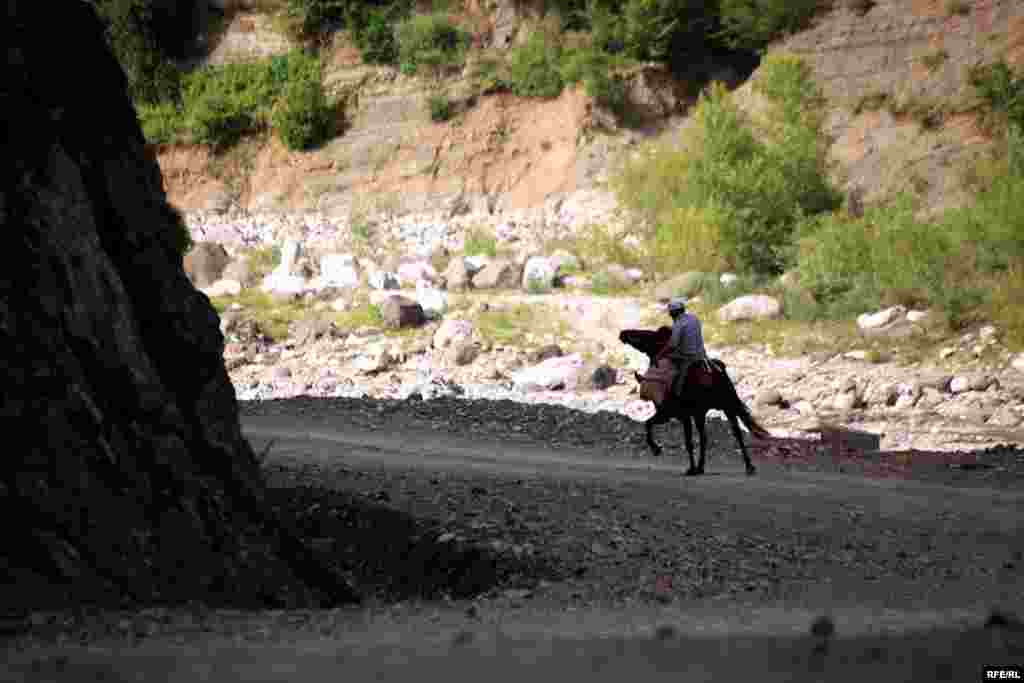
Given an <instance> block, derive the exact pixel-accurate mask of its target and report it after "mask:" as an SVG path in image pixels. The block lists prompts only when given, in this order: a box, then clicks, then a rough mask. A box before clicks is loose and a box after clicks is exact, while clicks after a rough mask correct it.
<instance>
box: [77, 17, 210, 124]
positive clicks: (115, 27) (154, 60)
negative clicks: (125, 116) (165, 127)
mask: <svg viewBox="0 0 1024 683" xmlns="http://www.w3.org/2000/svg"><path fill="white" fill-rule="evenodd" d="M96 7H97V10H98V11H99V14H100V17H101V18H102V19H103V21H104V24H105V26H106V38H107V42H108V43H109V44H110V47H111V49H112V50H113V52H114V54H115V55H116V56H117V60H118V62H120V64H121V67H122V68H123V69H124V72H125V76H126V77H127V78H128V89H129V93H130V94H131V97H132V100H134V101H135V102H136V103H137V104H142V103H144V104H157V103H159V102H168V101H174V100H176V99H177V98H178V96H179V91H180V88H181V75H180V73H179V71H178V69H177V67H176V66H175V65H174V62H173V59H174V58H175V57H181V56H184V55H185V53H186V52H187V46H188V45H189V44H190V42H191V40H190V39H191V38H192V36H195V35H196V34H197V33H198V31H199V30H200V29H201V26H200V23H201V22H200V18H201V16H202V13H201V10H200V6H199V4H198V2H182V3H176V4H174V5H173V8H172V7H170V6H166V3H160V4H158V3H157V2H154V0H98V2H96Z"/></svg>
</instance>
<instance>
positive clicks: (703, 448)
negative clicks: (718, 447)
mask: <svg viewBox="0 0 1024 683" xmlns="http://www.w3.org/2000/svg"><path fill="white" fill-rule="evenodd" d="M693 421H694V422H696V423H697V436H698V437H700V462H699V463H697V471H696V472H695V473H694V474H704V459H705V458H706V457H707V448H708V435H707V413H701V412H698V413H695V414H694V415H693Z"/></svg>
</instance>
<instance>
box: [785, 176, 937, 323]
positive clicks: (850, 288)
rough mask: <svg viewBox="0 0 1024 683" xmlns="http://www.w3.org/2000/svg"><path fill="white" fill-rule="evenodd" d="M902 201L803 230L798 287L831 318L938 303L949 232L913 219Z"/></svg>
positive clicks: (909, 202) (908, 202)
mask: <svg viewBox="0 0 1024 683" xmlns="http://www.w3.org/2000/svg"><path fill="white" fill-rule="evenodd" d="M914 209H915V207H914V205H913V202H912V200H911V199H910V198H909V197H907V196H901V197H900V198H898V199H897V200H896V201H894V202H893V203H891V204H889V205H887V206H882V207H871V208H869V209H867V210H866V211H865V214H864V216H863V217H862V218H859V219H853V220H849V219H847V218H846V217H845V216H844V215H842V214H838V213H836V214H830V215H827V216H825V217H823V218H820V219H817V220H813V221H808V222H807V223H805V224H804V225H803V226H802V232H803V236H802V238H801V240H800V244H799V258H798V269H799V274H800V282H801V283H802V284H803V285H804V286H805V287H806V288H807V289H808V290H809V291H810V292H811V294H812V295H813V296H814V298H815V300H816V301H818V302H819V303H820V304H821V305H823V306H825V307H826V308H827V309H830V310H831V311H832V312H833V313H835V314H837V313H862V312H865V311H868V310H871V309H874V308H877V307H878V306H880V305H883V304H886V303H926V302H927V303H936V304H943V303H944V302H943V293H944V291H945V290H946V288H947V282H946V278H945V275H946V268H947V264H948V263H949V262H950V260H951V257H952V256H953V254H954V250H953V243H952V241H951V240H950V238H949V233H948V232H947V231H945V230H937V229H936V228H935V226H933V225H931V224H929V223H925V222H922V221H919V220H917V219H916V218H915V217H914Z"/></svg>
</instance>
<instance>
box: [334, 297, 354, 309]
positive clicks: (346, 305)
mask: <svg viewBox="0 0 1024 683" xmlns="http://www.w3.org/2000/svg"><path fill="white" fill-rule="evenodd" d="M351 309H352V302H351V301H349V300H348V299H346V298H344V297H339V298H337V299H335V300H334V302H333V303H331V310H332V311H335V312H337V313H344V312H345V311H348V310H351Z"/></svg>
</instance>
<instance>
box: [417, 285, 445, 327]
mask: <svg viewBox="0 0 1024 683" xmlns="http://www.w3.org/2000/svg"><path fill="white" fill-rule="evenodd" d="M416 303H418V304H419V305H420V307H421V308H422V309H423V314H424V315H425V316H426V317H427V318H428V319H429V320H438V319H440V318H443V317H444V314H445V313H446V312H447V311H448V295H447V294H445V293H444V292H442V291H441V290H440V289H436V288H434V287H431V286H430V285H424V283H423V281H422V280H420V282H419V283H418V284H417V285H416Z"/></svg>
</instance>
